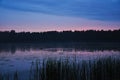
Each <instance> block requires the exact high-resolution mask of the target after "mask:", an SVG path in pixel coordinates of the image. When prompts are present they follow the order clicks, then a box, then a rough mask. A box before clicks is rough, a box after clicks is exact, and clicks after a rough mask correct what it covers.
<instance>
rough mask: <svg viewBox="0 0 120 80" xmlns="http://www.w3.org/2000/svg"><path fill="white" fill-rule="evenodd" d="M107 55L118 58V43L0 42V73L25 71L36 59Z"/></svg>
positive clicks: (90, 58)
mask: <svg viewBox="0 0 120 80" xmlns="http://www.w3.org/2000/svg"><path fill="white" fill-rule="evenodd" d="M108 57H111V58H115V59H119V58H120V43H85V42H84V43H19V44H18V43H14V44H12V43H9V44H8V43H6V44H2V43H1V44H0V73H1V74H6V73H8V74H11V73H14V72H15V71H18V72H20V73H21V74H23V73H25V72H26V73H27V72H28V71H29V70H30V68H31V64H32V63H33V62H35V61H36V60H39V62H40V64H42V62H43V60H44V61H45V60H47V59H56V60H58V59H61V60H62V61H64V60H66V59H69V61H73V60H74V59H76V60H77V61H83V60H84V61H89V60H91V61H95V60H98V59H100V58H108ZM24 79H26V78H24ZM24 79H23V80H24Z"/></svg>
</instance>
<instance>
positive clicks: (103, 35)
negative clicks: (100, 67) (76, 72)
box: [0, 29, 120, 43]
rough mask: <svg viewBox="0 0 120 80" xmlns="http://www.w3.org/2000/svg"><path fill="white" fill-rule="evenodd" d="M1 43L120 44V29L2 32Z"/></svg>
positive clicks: (0, 34) (0, 33) (0, 32)
mask: <svg viewBox="0 0 120 80" xmlns="http://www.w3.org/2000/svg"><path fill="white" fill-rule="evenodd" d="M0 42H1V43H9V42H10V43H12V42H120V29H119V30H113V31H111V30H108V31H104V30H101V31H96V30H87V31H61V32H57V31H48V32H15V30H11V31H0Z"/></svg>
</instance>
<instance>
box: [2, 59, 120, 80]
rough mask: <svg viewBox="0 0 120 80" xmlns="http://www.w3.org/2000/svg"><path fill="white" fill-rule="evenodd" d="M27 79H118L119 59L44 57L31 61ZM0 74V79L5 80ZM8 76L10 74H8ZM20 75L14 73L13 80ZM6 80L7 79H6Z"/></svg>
mask: <svg viewBox="0 0 120 80" xmlns="http://www.w3.org/2000/svg"><path fill="white" fill-rule="evenodd" d="M29 74H30V75H29V76H26V77H29V80H120V76H119V75H120V59H119V58H112V57H108V58H100V59H97V60H87V61H85V60H83V61H77V59H74V60H70V59H69V58H67V59H65V60H63V59H53V58H49V59H44V60H43V61H41V62H40V60H36V61H34V62H32V64H31V69H30V73H29ZM5 77H7V76H6V75H3V74H0V80H6V79H5ZM9 77H10V76H9ZM19 77H20V76H19V75H18V72H15V73H14V80H20V79H18V78H19ZM7 80H8V79H7Z"/></svg>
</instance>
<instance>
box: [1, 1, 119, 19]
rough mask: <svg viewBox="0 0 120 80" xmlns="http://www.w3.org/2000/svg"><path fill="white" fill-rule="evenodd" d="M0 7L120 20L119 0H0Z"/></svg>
mask: <svg viewBox="0 0 120 80" xmlns="http://www.w3.org/2000/svg"><path fill="white" fill-rule="evenodd" d="M0 7H2V8H5V9H10V10H11V9H12V10H18V11H24V12H25V11H27V12H37V13H45V14H52V15H60V16H61V15H62V16H71V17H82V18H87V19H95V20H105V21H120V0H0Z"/></svg>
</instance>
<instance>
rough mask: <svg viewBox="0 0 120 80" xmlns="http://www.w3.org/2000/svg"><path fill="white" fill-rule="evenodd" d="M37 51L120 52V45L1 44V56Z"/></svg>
mask: <svg viewBox="0 0 120 80" xmlns="http://www.w3.org/2000/svg"><path fill="white" fill-rule="evenodd" d="M33 50H34V51H36V50H45V51H51V52H58V51H69V52H71V51H90V52H93V51H105V50H108V51H120V43H62V44H61V43H39V44H38V43H34V44H32V43H21V44H0V54H1V53H2V52H7V53H8V52H9V53H11V54H15V53H16V51H22V52H25V51H33Z"/></svg>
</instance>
